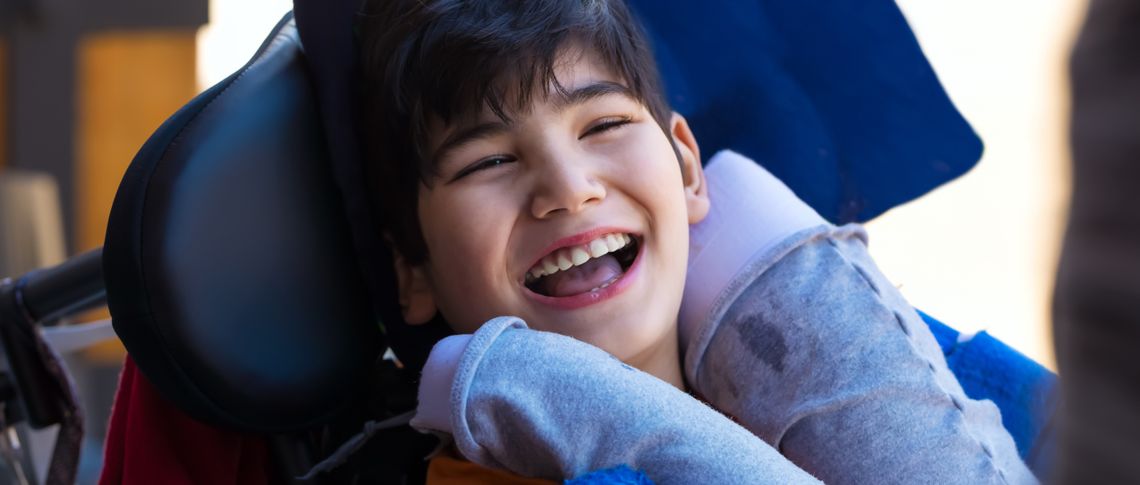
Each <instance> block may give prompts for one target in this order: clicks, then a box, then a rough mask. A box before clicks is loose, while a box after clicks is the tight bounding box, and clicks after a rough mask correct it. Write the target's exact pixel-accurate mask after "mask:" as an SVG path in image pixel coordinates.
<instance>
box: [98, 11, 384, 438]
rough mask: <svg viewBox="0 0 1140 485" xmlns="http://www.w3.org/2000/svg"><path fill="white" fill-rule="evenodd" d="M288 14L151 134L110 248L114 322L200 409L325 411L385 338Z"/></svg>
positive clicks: (281, 421)
mask: <svg viewBox="0 0 1140 485" xmlns="http://www.w3.org/2000/svg"><path fill="white" fill-rule="evenodd" d="M311 90H312V87H311V84H310V80H309V78H308V72H307V68H306V66H305V63H304V59H303V57H302V48H301V45H300V41H299V39H298V36H297V32H296V28H295V27H294V25H293V21H292V16H291V15H288V16H286V18H285V19H284V20H282V22H281V23H280V24H278V26H277V27H276V28H275V29H274V32H273V34H272V35H270V37H269V39H268V40H267V41H266V42H265V44H264V45H263V46H262V47H261V49H260V50H259V51H258V53H257V55H256V56H255V57H254V59H253V60H251V61H250V62H249V64H247V65H246V66H245V67H244V68H242V69H241V70H240V71H238V72H237V73H235V74H234V75H232V76H231V77H229V78H228V79H226V80H225V81H223V82H221V83H220V84H218V85H217V86H214V87H213V88H211V89H209V90H207V91H206V92H204V93H202V94H201V95H199V96H198V97H197V98H195V99H194V100H193V101H191V102H190V103H189V104H187V105H186V106H185V107H184V108H182V109H181V110H180V111H178V112H177V113H176V114H175V115H174V116H172V117H171V118H170V119H169V120H167V121H166V122H165V123H164V124H163V125H162V127H160V128H159V129H158V131H157V132H155V134H154V135H153V136H151V138H150V139H149V140H148V141H147V143H146V144H145V145H144V146H143V147H142V149H141V150H140V151H139V153H138V155H136V157H135V159H134V161H133V162H132V163H131V165H130V168H129V169H128V170H127V173H126V175H125V176H124V177H123V181H122V184H121V185H120V187H119V191H118V194H117V195H116V197H115V203H114V206H113V208H112V211H111V218H110V222H109V224H108V230H107V240H106V244H105V246H104V250H103V255H104V256H103V257H104V259H103V261H104V274H105V278H106V284H107V299H108V304H109V307H110V310H111V315H112V318H113V321H114V327H115V330H116V332H117V333H118V334H119V337H120V338H121V339H122V341H123V343H124V344H125V345H126V347H127V350H128V351H129V352H130V354H131V356H132V358H134V359H135V361H136V362H137V364H138V367H139V369H140V370H142V372H143V373H144V375H145V376H146V377H147V378H148V380H149V381H150V382H151V383H153V384H154V386H155V387H156V388H157V389H158V390H159V392H160V393H162V394H163V395H164V396H165V397H166V398H168V399H170V400H172V401H174V402H175V403H176V404H177V405H178V406H179V407H180V408H182V409H183V410H185V411H187V412H188V413H189V414H191V415H192V416H194V417H196V418H198V419H201V420H204V421H207V422H211V423H215V424H220V425H224V426H227V427H231V428H236V429H239V430H247V431H255V432H281V431H289V430H296V429H302V428H306V427H309V426H311V425H314V424H318V423H321V422H323V421H325V420H326V419H328V418H330V417H331V416H333V415H334V414H335V413H337V412H338V411H339V410H340V409H341V408H342V407H343V406H345V405H346V403H348V402H350V401H351V399H350V398H351V397H352V396H353V395H354V393H356V392H359V387H360V382H361V380H362V379H363V378H364V377H365V373H366V372H368V370H369V369H370V368H371V367H372V366H371V364H372V363H373V362H374V360H375V359H376V358H377V356H378V354H379V351H380V349H381V341H382V337H381V336H380V333H379V331H378V326H377V321H376V318H375V317H374V314H373V312H372V309H371V307H370V304H369V303H368V300H367V294H366V291H365V285H364V284H363V281H362V275H361V273H360V269H359V265H358V264H357V260H356V257H355V249H354V247H353V242H352V239H351V237H352V236H351V234H350V229H349V225H348V221H347V218H346V216H345V213H344V209H343V206H342V202H341V197H340V193H339V191H338V189H337V187H336V185H335V183H334V181H333V177H332V174H331V169H330V166H329V162H328V160H327V147H326V146H325V140H324V138H323V131H322V129H321V126H320V116H319V115H318V113H317V107H316V105H315V99H314V96H313V94H312V92H311Z"/></svg>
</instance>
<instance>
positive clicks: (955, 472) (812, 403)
mask: <svg viewBox="0 0 1140 485" xmlns="http://www.w3.org/2000/svg"><path fill="white" fill-rule="evenodd" d="M865 239H866V235H865V233H864V232H863V230H862V228H859V227H857V226H847V227H843V228H834V227H830V226H823V227H820V228H816V229H813V230H807V231H803V232H801V233H799V234H797V235H795V236H793V237H791V238H789V239H788V240H787V241H786V242H785V243H784V244H782V245H780V246H778V247H774V248H773V249H771V250H770V251H769V252H767V253H766V254H764V255H760V256H759V257H758V258H757V259H755V260H753V261H752V262H751V263H750V264H749V265H746V267H745V268H743V270H742V271H741V273H739V274H738V276H737V278H736V279H735V281H733V282H732V283H731V284H730V285H728V290H726V292H725V293H724V294H723V295H722V296H721V299H720V300H719V301H718V302H717V304H716V305H714V309H713V311H712V312H711V313H710V314H709V317H710V322H712V324H711V325H706V326H703V327H702V332H701V333H700V335H699V336H698V337H697V338H696V339H695V340H694V341H693V342H691V345H690V347H689V349H687V355H686V373H687V376H688V377H689V379H690V381H692V382H691V383H690V384H691V385H693V386H694V387H695V388H697V390H698V391H700V392H701V393H702V394H703V395H704V396H706V397H707V398H708V399H709V401H710V402H711V403H713V405H715V406H717V407H718V408H719V409H721V410H722V411H725V412H728V413H730V414H732V415H734V416H736V417H737V418H738V419H740V421H741V423H742V424H743V425H744V426H745V427H746V428H748V429H749V430H750V431H752V432H753V433H756V435H757V436H759V437H761V438H763V439H764V440H765V441H767V442H768V443H770V444H772V445H773V446H775V447H777V448H778V449H779V450H780V451H781V452H782V453H783V454H784V455H785V456H787V457H788V458H789V459H791V460H792V461H793V462H795V463H796V464H798V465H799V466H801V467H802V468H803V469H805V470H807V471H809V472H811V473H813V474H814V475H815V476H817V477H819V478H820V479H822V480H823V481H825V482H827V483H938V484H952V483H962V484H983V483H987V484H988V483H1010V484H1022V483H1036V479H1035V478H1034V477H1033V475H1032V473H1031V472H1030V471H1029V469H1028V468H1027V467H1026V466H1025V464H1024V463H1023V462H1022V461H1021V459H1020V458H1019V456H1018V454H1017V449H1016V447H1015V445H1014V442H1013V440H1012V438H1011V437H1010V435H1009V434H1008V432H1006V430H1005V428H1004V427H1003V426H1002V423H1001V416H1000V414H999V412H998V409H997V407H996V406H994V404H993V403H991V402H989V401H975V400H972V399H969V398H968V397H966V395H965V393H964V392H963V390H962V387H961V386H960V385H959V384H958V381H957V380H956V378H955V377H954V375H953V374H952V373H951V372H950V370H949V369H948V368H947V365H946V361H945V359H944V358H943V356H942V352H941V350H940V348H939V347H938V345H937V343H936V341H935V340H934V337H933V335H932V334H931V333H930V330H929V328H928V327H927V326H926V325H925V324H924V323H923V322H922V321H921V320H920V317H919V316H918V314H917V313H916V312H915V311H914V309H912V308H911V307H910V305H908V304H907V302H906V301H905V300H904V299H903V298H902V296H901V295H900V294H899V292H898V291H897V290H896V289H895V287H894V286H892V285H891V284H890V282H889V281H887V280H886V278H885V277H883V275H882V274H880V273H879V271H878V269H877V268H876V266H875V264H874V263H873V262H872V261H871V259H870V257H869V255H868V254H867V251H866V246H865V243H866V241H865Z"/></svg>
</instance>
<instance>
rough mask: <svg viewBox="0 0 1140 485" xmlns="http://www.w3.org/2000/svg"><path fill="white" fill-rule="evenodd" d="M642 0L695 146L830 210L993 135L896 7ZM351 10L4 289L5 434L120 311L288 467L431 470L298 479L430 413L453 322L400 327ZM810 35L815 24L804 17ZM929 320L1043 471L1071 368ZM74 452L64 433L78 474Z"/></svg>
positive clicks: (310, 6)
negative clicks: (66, 357) (96, 240)
mask: <svg viewBox="0 0 1140 485" xmlns="http://www.w3.org/2000/svg"><path fill="white" fill-rule="evenodd" d="M630 3H631V6H632V7H633V9H634V10H635V12H636V13H637V14H638V15H639V16H640V17H641V18H642V21H643V22H644V23H645V25H646V28H647V30H648V31H649V34H650V37H651V39H652V41H653V43H654V47H655V55H656V57H657V59H658V63H659V67H660V69H661V73H662V77H663V79H664V83H665V86H666V90H667V94H668V98H669V101H670V102H671V103H672V105H673V107H674V109H676V110H677V111H679V112H681V113H683V114H685V115H686V116H687V117H688V118H689V120H690V122H691V124H692V126H693V127H694V130H695V132H696V136H697V138H698V139H699V140H701V144H702V147H703V148H706V149H707V152H708V153H714V152H716V151H717V150H718V149H720V148H733V149H735V150H737V151H740V152H742V153H744V154H746V155H748V156H750V157H751V158H753V159H755V160H758V161H760V162H761V163H764V164H765V166H766V167H767V168H768V169H769V170H770V171H771V172H773V173H774V174H775V175H777V176H778V177H780V178H781V179H782V180H784V181H785V182H786V183H787V184H788V185H789V186H790V187H791V188H792V189H793V190H794V191H795V192H796V193H797V195H799V196H800V197H801V198H802V199H804V200H805V201H806V202H808V203H809V204H811V205H812V206H813V207H814V208H815V209H816V210H817V211H818V212H819V213H820V214H822V215H823V216H824V217H827V218H828V219H829V220H831V221H832V222H835V223H846V222H860V221H867V220H869V219H871V218H873V217H875V216H877V215H878V214H881V213H882V212H885V211H886V210H888V209H890V208H891V207H893V206H896V205H898V204H901V203H903V202H906V201H908V200H911V199H913V198H916V197H918V196H921V195H922V194H924V193H926V192H928V191H930V190H932V189H933V188H935V187H937V186H938V185H941V184H942V183H945V182H947V181H949V180H951V179H953V178H955V177H957V176H959V175H961V174H962V173H964V172H965V171H967V170H969V169H970V168H971V167H972V166H973V165H974V164H975V163H976V162H977V160H978V158H979V157H980V154H981V149H982V145H981V141H980V140H979V139H978V137H977V136H976V135H975V134H974V132H973V131H972V129H971V128H970V127H969V125H968V124H967V123H966V121H965V120H964V119H962V117H961V115H960V114H959V113H958V112H957V110H956V109H955V108H954V107H953V105H952V104H951V102H950V100H949V99H948V98H947V97H946V95H945V93H944V92H943V91H942V88H941V86H940V85H939V83H938V80H937V78H936V77H935V76H934V73H933V71H932V70H931V69H930V67H929V65H928V64H927V63H926V61H925V58H924V57H923V54H922V52H921V50H920V49H919V47H918V44H917V41H916V40H915V39H914V37H913V34H912V33H911V32H910V30H909V27H907V25H906V22H905V19H903V17H902V14H901V13H900V12H899V11H898V8H897V7H896V6H895V5H894V3H893V2H891V1H889V0H875V1H867V0H858V1H856V0H834V1H831V2H821V3H820V4H819V5H817V6H809V5H806V4H799V3H795V2H779V1H759V2H751V3H748V4H745V3H744V2H730V1H727V0H723V1H719V2H713V4H708V3H707V2H706V3H703V4H702V5H697V4H696V3H694V2H683V1H670V2H666V3H664V4H663V3H662V2H659V1H652V0H634V1H631V2H630ZM666 4H667V5H668V7H667V8H665V7H664V5H666ZM856 5H857V6H858V8H856ZM356 8H357V5H356V2H353V1H345V0H337V1H329V2H318V1H316V0H311V1H310V0H297V1H296V2H295V13H296V15H295V17H294V14H293V13H290V14H287V15H286V16H285V18H284V19H282V21H281V22H280V23H279V24H278V25H277V26H276V27H275V28H274V29H273V31H272V32H271V33H270V35H269V36H268V38H267V39H266V40H265V42H264V44H263V45H262V46H261V47H260V48H259V49H258V51H257V53H256V54H255V55H254V56H253V58H252V59H251V60H250V61H249V63H248V64H246V65H245V66H244V67H242V68H241V69H240V70H238V71H237V72H235V73H234V74H233V75H231V76H230V77H228V78H227V79H225V80H224V81H222V82H220V83H219V84H217V85H216V86H214V87H212V88H210V89H208V90H206V91H205V92H203V93H202V94H200V95H199V96H197V97H196V98H194V99H193V100H192V101H190V102H189V103H188V104H187V105H186V106H184V107H183V108H182V109H181V110H179V111H178V112H177V113H175V114H174V115H172V116H171V117H170V118H169V119H168V120H167V121H166V122H165V123H164V124H163V125H162V126H161V127H160V128H158V130H157V131H156V132H155V133H154V134H153V135H152V136H151V138H150V139H149V140H148V141H147V142H146V143H145V144H144V145H143V147H142V148H141V149H140V150H139V152H138V154H137V155H136V157H135V159H134V161H133V162H132V163H131V166H130V168H129V169H128V171H127V172H126V174H125V176H124V177H123V181H122V183H121V185H120V187H119V189H118V193H117V196H116V199H115V203H114V206H113V208H112V212H111V215H110V220H109V224H108V230H107V236H106V241H105V245H104V247H103V248H102V249H101V250H97V251H93V252H90V253H87V254H82V255H79V256H76V257H75V258H73V259H72V260H70V261H67V262H65V263H63V264H61V265H59V266H57V267H54V268H47V269H43V270H39V271H35V272H32V273H29V274H26V275H23V276H21V277H18V278H13V279H8V280H5V281H4V282H3V284H2V285H0V341H2V343H3V352H4V355H5V357H6V358H7V362H8V364H9V366H8V371H7V372H6V373H5V374H3V375H0V397H2V400H3V402H4V403H5V405H6V406H5V409H4V411H5V413H4V416H5V420H6V421H5V424H12V423H15V422H23V423H26V425H28V426H30V427H32V428H37V429H38V428H44V427H47V426H51V425H60V429H61V430H64V429H70V428H68V426H74V425H75V424H76V423H75V421H76V419H78V417H77V416H76V413H77V412H78V410H77V409H76V406H75V402H74V396H73V395H72V394H71V393H70V389H69V387H68V384H67V380H66V375H65V371H62V370H61V369H60V368H59V366H58V360H55V359H53V357H52V355H51V351H50V349H49V348H47V347H46V346H45V344H44V341H43V339H42V338H41V337H40V336H41V335H43V334H44V332H49V331H50V328H47V327H46V326H48V325H50V324H51V323H52V322H54V321H56V320H58V319H59V318H61V317H63V316H66V315H71V314H75V313H77V312H79V311H82V310H85V309H89V308H92V307H94V306H99V305H103V304H106V305H107V306H108V308H109V310H110V312H111V315H112V322H113V326H114V330H115V332H116V333H117V335H118V337H119V338H120V339H121V340H122V342H123V344H124V345H125V346H126V348H127V350H128V352H129V354H130V356H131V359H133V361H134V363H135V364H136V365H137V367H138V369H139V371H140V372H141V373H142V374H143V375H144V376H145V377H146V378H147V380H148V381H149V382H150V383H151V384H153V386H154V387H155V389H156V390H157V391H158V392H159V394H161V395H162V396H163V398H165V399H166V400H168V401H170V402H171V403H173V404H174V405H175V406H176V407H177V408H178V409H180V410H182V411H183V412H185V413H186V414H188V415H189V416H191V417H193V418H195V419H197V420H200V421H202V422H204V423H208V424H210V425H212V426H217V427H220V428H223V429H229V430H236V431H240V432H246V433H255V434H258V435H264V436H266V437H267V439H268V442H269V443H270V452H271V455H272V459H273V462H274V463H275V466H276V467H277V468H278V469H279V470H280V476H281V477H284V478H286V479H287V481H291V482H294V483H342V482H348V481H351V480H357V481H358V482H371V481H376V482H384V483H387V482H400V481H401V480H409V481H415V479H416V477H422V473H423V471H422V468H423V466H424V463H423V460H422V457H423V456H424V455H425V454H427V453H428V452H430V451H431V449H432V448H433V447H434V446H435V444H436V443H435V441H434V438H432V437H430V436H427V435H421V434H419V433H417V432H415V431H413V430H411V429H410V428H409V427H407V426H406V425H404V426H396V427H391V428H387V429H385V430H383V431H380V432H378V433H377V435H376V436H372V437H371V438H370V439H368V440H367V443H366V444H361V446H363V449H361V450H360V451H359V452H358V455H367V456H371V457H378V458H375V459H371V460H350V462H349V463H346V464H345V465H344V466H342V467H340V468H338V469H334V470H331V471H329V472H327V473H323V474H319V475H317V476H316V477H314V478H312V479H310V480H304V479H301V478H298V477H302V476H304V475H305V474H306V472H307V471H309V470H310V468H311V467H312V466H313V464H314V463H316V462H317V461H319V460H320V459H321V458H323V457H325V456H327V455H328V454H329V453H331V452H332V451H333V450H335V449H337V448H338V447H339V446H341V444H342V443H343V442H344V441H345V440H348V439H350V438H351V437H352V436H353V435H354V434H355V433H357V431H359V430H360V427H361V424H362V423H364V422H367V421H376V420H383V419H386V418H392V417H395V416H400V415H401V414H403V413H406V412H407V411H409V410H411V409H414V406H415V390H416V379H417V373H418V370H419V369H420V368H421V367H422V365H423V363H424V361H425V360H426V357H427V354H428V352H429V351H430V349H431V346H432V345H433V344H434V342H435V341H437V340H438V339H439V338H442V337H443V336H445V335H447V334H448V333H449V330H448V328H447V326H446V324H445V322H443V321H442V320H439V319H437V320H436V321H434V322H432V323H431V324H429V325H425V326H409V325H406V324H404V323H403V322H402V320H401V317H400V313H399V309H398V306H397V303H396V301H395V291H394V282H393V281H392V278H391V274H392V269H391V267H390V266H389V264H390V262H389V261H387V259H388V258H386V257H385V256H386V254H387V252H386V249H384V246H383V244H382V242H381V241H380V239H379V237H378V235H377V234H376V231H374V230H373V228H374V226H372V225H370V222H369V221H372V220H373V217H372V209H371V208H370V207H369V205H368V203H367V202H366V199H365V197H364V195H363V191H364V185H363V182H362V179H363V177H362V176H361V168H360V162H359V160H360V151H359V147H358V139H359V138H360V137H361V136H366V134H362V133H358V132H357V131H356V129H355V126H356V124H355V117H356V115H357V113H356V105H355V104H354V96H355V90H356V89H357V86H356V85H355V84H354V83H355V77H354V63H355V54H354V50H353V45H352V42H353V39H352V34H351V32H352V21H353V17H354V15H355V12H356ZM803 25H812V26H813V28H811V29H802V28H793V27H792V26H803ZM709 26H716V27H717V28H716V29H713V30H710V29H709ZM820 32H826V33H827V35H826V36H821V35H820ZM867 32H876V33H877V34H878V35H865V34H866V33H867ZM302 41H304V42H302ZM743 59H747V63H742V60H743ZM883 72H890V73H891V74H890V75H885V76H883V75H881V73H883ZM923 318H924V319H925V320H926V321H927V323H928V324H929V325H930V327H931V330H932V331H933V332H934V334H935V336H936V338H937V339H938V341H939V343H940V345H942V348H943V351H944V353H945V355H946V356H947V359H948V362H949V363H950V367H951V370H953V371H954V372H955V374H956V375H957V376H958V377H959V379H960V380H961V381H962V384H963V387H964V388H965V390H966V392H967V393H968V394H969V395H970V396H971V397H973V398H976V399H992V400H994V402H995V403H996V404H998V406H999V408H1001V411H1002V415H1003V423H1004V424H1005V425H1006V427H1007V429H1009V430H1010V432H1011V434H1012V435H1013V437H1014V440H1015V442H1016V443H1017V445H1018V449H1019V451H1020V452H1021V454H1022V457H1023V458H1024V459H1025V460H1026V461H1027V463H1029V465H1030V467H1031V468H1032V469H1033V470H1034V472H1035V473H1037V474H1038V476H1040V477H1045V476H1046V475H1047V474H1048V465H1049V462H1050V458H1051V446H1052V442H1053V439H1054V437H1053V430H1052V425H1051V423H1052V419H1053V414H1054V407H1055V403H1054V402H1053V395H1054V394H1055V392H1054V387H1055V376H1053V375H1052V374H1051V373H1049V372H1048V371H1047V370H1045V369H1043V368H1041V367H1040V366H1039V365H1037V364H1036V363H1034V362H1032V361H1031V360H1029V359H1027V358H1025V357H1024V356H1021V355H1020V354H1017V353H1016V352H1015V351H1013V350H1012V349H1010V348H1008V347H1006V346H1004V345H1003V344H1001V343H1000V342H998V341H996V340H995V339H993V338H992V337H989V336H988V335H986V334H984V333H982V334H979V335H977V336H974V337H973V338H971V339H967V338H965V337H963V336H960V335H958V333H957V332H955V331H954V330H953V329H951V328H950V327H948V326H946V325H943V324H941V323H939V322H938V321H937V320H935V319H933V318H931V317H929V316H927V315H923ZM93 331H94V330H93ZM393 355H394V356H395V358H393ZM53 362H54V363H53ZM61 434H62V431H61ZM61 439H63V438H61ZM63 451H66V450H63ZM60 454H61V449H60V448H59V447H58V446H57V450H56V460H58V461H59V462H60V464H61V465H60V466H64V465H66V463H67V458H66V456H64V457H63V458H61V457H60ZM63 454H64V455H66V453H63ZM364 461H367V462H368V463H363V462H364ZM73 464H74V463H73ZM64 468H65V466H64ZM57 473H62V475H56V478H57V479H59V477H61V476H62V477H66V476H67V475H66V472H57ZM73 476H74V475H72V477H73ZM361 477H364V478H361ZM72 479H73V478H72ZM62 480H63V481H66V478H63V479H62Z"/></svg>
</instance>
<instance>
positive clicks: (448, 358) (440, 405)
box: [411, 335, 472, 434]
mask: <svg viewBox="0 0 1140 485" xmlns="http://www.w3.org/2000/svg"><path fill="white" fill-rule="evenodd" d="M471 337H472V336H471V335H451V336H449V337H446V338H444V339H443V340H440V341H439V342H438V343H436V344H435V346H434V347H432V349H431V354H429V355H428V360H427V363H426V364H424V370H423V374H421V376H420V389H419V397H418V399H419V403H418V404H417V406H416V416H415V418H413V419H412V422H411V424H412V426H414V427H415V428H417V429H420V430H430V431H441V432H444V433H447V434H452V430H451V384H452V382H454V381H455V374H456V372H458V371H459V359H460V358H461V357H462V356H463V351H465V350H467V344H468V343H469V342H470V341H471Z"/></svg>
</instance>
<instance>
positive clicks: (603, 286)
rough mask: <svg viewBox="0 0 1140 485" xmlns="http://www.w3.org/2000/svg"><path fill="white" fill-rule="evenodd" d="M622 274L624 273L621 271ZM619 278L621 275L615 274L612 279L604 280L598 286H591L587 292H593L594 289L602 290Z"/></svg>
mask: <svg viewBox="0 0 1140 485" xmlns="http://www.w3.org/2000/svg"><path fill="white" fill-rule="evenodd" d="M623 274H624V273H623ZM619 279H621V275H617V276H615V277H614V279H612V280H609V281H607V282H605V283H602V284H601V285H599V286H596V287H594V288H591V289H590V291H588V292H587V293H593V292H595V291H598V290H602V289H605V288H606V287H607V286H610V285H612V284H614V282H615V281H617V280H619Z"/></svg>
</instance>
